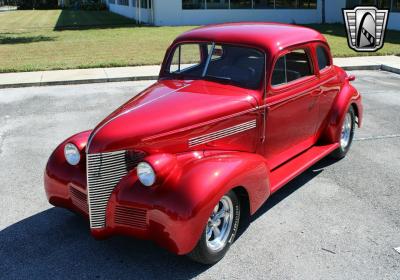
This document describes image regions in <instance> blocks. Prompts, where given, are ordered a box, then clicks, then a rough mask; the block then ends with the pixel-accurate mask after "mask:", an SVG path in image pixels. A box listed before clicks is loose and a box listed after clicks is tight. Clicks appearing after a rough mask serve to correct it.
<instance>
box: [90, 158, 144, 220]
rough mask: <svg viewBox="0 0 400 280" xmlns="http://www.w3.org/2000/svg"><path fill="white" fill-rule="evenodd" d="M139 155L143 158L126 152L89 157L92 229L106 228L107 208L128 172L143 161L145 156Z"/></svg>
mask: <svg viewBox="0 0 400 280" xmlns="http://www.w3.org/2000/svg"><path fill="white" fill-rule="evenodd" d="M139 154H140V155H142V156H137V157H135V156H132V155H130V156H128V153H127V152H126V151H118V152H111V153H99V154H88V155H87V192H88V204H89V217H90V227H91V228H103V227H105V223H106V217H105V216H106V208H107V203H108V200H109V199H110V196H111V193H112V191H113V190H114V188H115V186H116V185H117V184H118V183H119V181H121V179H122V178H123V177H124V176H125V175H126V174H127V173H128V171H129V170H131V169H133V168H134V167H136V165H137V163H138V162H139V161H141V160H142V159H143V157H144V155H143V154H142V153H137V155H139ZM135 155H136V154H135ZM132 159H133V160H132Z"/></svg>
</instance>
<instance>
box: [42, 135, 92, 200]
mask: <svg viewBox="0 0 400 280" xmlns="http://www.w3.org/2000/svg"><path fill="white" fill-rule="evenodd" d="M90 133H91V130H88V131H84V132H81V133H78V134H75V135H73V136H71V137H69V138H68V139H66V140H65V141H64V142H62V143H61V144H60V145H59V146H58V147H57V148H56V149H55V150H54V152H53V153H52V154H51V156H50V158H49V160H48V162H47V165H46V168H45V171H44V188H45V191H46V195H47V199H48V200H49V202H50V203H51V204H53V205H55V206H61V207H66V208H73V207H72V204H71V203H70V202H69V196H70V195H69V190H68V188H66V187H65V186H67V185H75V186H78V187H80V188H81V189H86V157H85V151H84V149H85V146H86V142H87V140H88V138H89V135H90ZM67 143H72V144H74V145H76V146H77V147H78V149H79V150H80V151H81V161H80V163H79V164H78V165H76V166H72V165H70V164H68V163H67V161H66V159H65V156H64V146H65V145H66V144H67Z"/></svg>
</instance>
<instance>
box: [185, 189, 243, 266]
mask: <svg viewBox="0 0 400 280" xmlns="http://www.w3.org/2000/svg"><path fill="white" fill-rule="evenodd" d="M239 218H240V202H239V200H238V198H237V196H236V194H235V193H234V192H233V191H230V192H228V193H227V194H225V195H224V196H223V197H222V198H221V199H220V201H219V202H218V203H217V205H215V207H214V209H213V211H212V213H211V215H210V217H209V218H208V221H207V224H206V226H205V228H204V231H203V233H202V235H201V238H200V240H199V242H198V243H197V245H196V247H195V248H194V249H193V251H192V252H191V253H189V254H188V256H189V257H190V258H191V259H192V260H194V261H196V262H199V263H203V264H214V263H216V262H218V261H219V260H221V259H222V258H223V257H224V256H225V254H226V252H227V251H228V250H229V247H230V245H231V244H232V242H233V240H234V239H235V236H236V232H237V230H238V226H239Z"/></svg>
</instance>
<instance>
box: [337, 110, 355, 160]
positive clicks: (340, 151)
mask: <svg viewBox="0 0 400 280" xmlns="http://www.w3.org/2000/svg"><path fill="white" fill-rule="evenodd" d="M347 115H349V117H350V119H351V128H350V135H349V137H350V138H349V140H348V143H347V144H346V145H343V144H342V143H341V142H342V141H341V139H339V145H340V146H339V148H337V149H336V150H335V151H333V152H332V154H331V157H332V158H334V159H342V158H344V157H345V156H346V155H347V153H348V152H349V150H350V147H351V144H352V143H353V137H354V129H355V125H356V115H355V113H354V109H353V107H352V106H350V109H349V110H348V111H347V113H346V116H347ZM346 116H345V119H344V120H343V123H344V122H345V121H346ZM343 129H344V127H343V125H342V131H341V138H342V135H343Z"/></svg>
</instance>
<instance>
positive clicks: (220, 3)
mask: <svg viewBox="0 0 400 280" xmlns="http://www.w3.org/2000/svg"><path fill="white" fill-rule="evenodd" d="M206 3H207V9H229V0H207V2H206Z"/></svg>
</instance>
